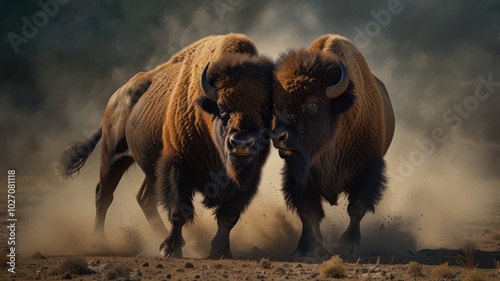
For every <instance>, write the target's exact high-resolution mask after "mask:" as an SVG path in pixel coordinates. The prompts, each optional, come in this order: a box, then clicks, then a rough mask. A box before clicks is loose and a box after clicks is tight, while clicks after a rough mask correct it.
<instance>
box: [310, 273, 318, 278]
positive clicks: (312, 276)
mask: <svg viewBox="0 0 500 281" xmlns="http://www.w3.org/2000/svg"><path fill="white" fill-rule="evenodd" d="M318 276H319V273H317V272H316V273H313V274H311V278H316V277H318Z"/></svg>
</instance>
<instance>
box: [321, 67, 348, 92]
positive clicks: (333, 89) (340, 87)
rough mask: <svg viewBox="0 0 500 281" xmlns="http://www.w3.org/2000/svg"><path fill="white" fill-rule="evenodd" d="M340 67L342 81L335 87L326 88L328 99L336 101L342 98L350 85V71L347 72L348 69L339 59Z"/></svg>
mask: <svg viewBox="0 0 500 281" xmlns="http://www.w3.org/2000/svg"><path fill="white" fill-rule="evenodd" d="M337 60H338V62H339V66H340V73H341V75H340V80H339V82H337V84H335V85H331V86H328V87H326V97H327V98H329V99H334V98H336V97H338V96H340V95H341V94H342V93H343V92H345V90H347V86H348V85H349V71H347V67H346V66H345V65H344V63H343V62H342V61H341V60H340V59H337Z"/></svg>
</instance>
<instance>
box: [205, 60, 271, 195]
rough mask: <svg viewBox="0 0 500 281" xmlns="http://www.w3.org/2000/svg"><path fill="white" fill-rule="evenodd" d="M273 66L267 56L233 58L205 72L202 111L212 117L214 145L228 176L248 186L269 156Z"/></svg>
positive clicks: (238, 183) (220, 61) (218, 63)
mask: <svg viewBox="0 0 500 281" xmlns="http://www.w3.org/2000/svg"><path fill="white" fill-rule="evenodd" d="M273 70H274V64H273V62H272V61H271V60H270V59H268V58H267V57H262V56H250V55H243V54H237V55H229V56H226V57H225V58H223V59H221V60H219V61H216V62H214V63H212V64H210V63H208V64H207V65H206V66H205V68H204V70H203V72H202V73H201V79H200V84H201V88H202V90H203V92H204V94H205V97H203V98H202V99H201V100H200V104H201V106H202V108H203V109H204V110H205V111H207V112H209V113H210V114H212V116H213V119H212V120H213V123H212V124H213V128H212V133H213V141H214V144H215V146H216V148H217V150H218V152H219V155H220V158H221V160H222V162H223V163H224V165H225V167H226V170H227V171H228V174H229V175H230V177H231V178H232V179H233V181H234V182H236V183H237V185H238V186H240V187H242V188H244V187H245V186H246V185H247V184H248V183H250V181H251V180H252V179H253V180H254V181H255V180H257V181H258V180H259V178H260V171H261V168H262V166H263V165H264V162H265V160H266V159H267V156H268V154H269V144H270V141H269V134H270V131H271V129H270V127H271V119H272V101H271V98H272V97H271V92H272V78H273Z"/></svg>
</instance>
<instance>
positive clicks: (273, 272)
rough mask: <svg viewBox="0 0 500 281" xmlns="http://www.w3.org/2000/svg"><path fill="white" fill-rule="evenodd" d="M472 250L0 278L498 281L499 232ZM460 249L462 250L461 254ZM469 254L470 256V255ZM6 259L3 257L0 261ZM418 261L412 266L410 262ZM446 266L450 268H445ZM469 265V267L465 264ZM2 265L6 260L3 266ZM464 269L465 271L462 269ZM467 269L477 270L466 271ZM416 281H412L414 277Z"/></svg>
mask: <svg viewBox="0 0 500 281" xmlns="http://www.w3.org/2000/svg"><path fill="white" fill-rule="evenodd" d="M473 238H474V240H475V241H480V242H479V244H476V245H475V246H476V248H473V249H471V250H470V251H468V250H466V248H464V249H463V250H461V249H457V250H447V249H438V250H420V251H418V252H415V253H413V252H410V251H409V252H408V254H407V255H404V256H392V257H388V256H369V255H368V256H363V257H357V258H356V257H350V258H347V259H343V260H340V261H339V260H335V258H332V259H330V260H328V261H319V260H314V259H301V260H295V261H274V260H269V259H265V258H263V257H261V256H262V255H263V253H262V252H259V250H258V249H253V250H252V251H251V252H249V253H247V254H245V255H243V256H240V257H239V258H236V259H234V260H206V259H186V258H182V259H180V258H163V257H147V256H143V255H142V254H139V255H137V256H135V257H134V256H44V255H43V254H40V253H38V252H36V253H34V254H33V256H31V257H20V258H19V259H18V260H17V265H16V273H15V274H11V273H8V272H6V268H3V270H2V273H1V274H0V280H41V279H49V280H50V279H76V280H328V279H332V278H334V277H335V278H337V279H346V280H349V279H350V280H500V232H493V233H482V234H480V235H478V236H477V237H473ZM464 250H465V252H464ZM470 253H473V258H471V255H467V254H470ZM4 257H5V255H2V259H5V258H4ZM415 262H417V263H415ZM446 263H447V264H448V265H449V266H446ZM467 263H469V265H467ZM2 264H3V266H5V262H3V263H2ZM467 267H469V269H468V268H467ZM472 267H475V268H476V269H474V270H471V268H472ZM415 278H416V279H415Z"/></svg>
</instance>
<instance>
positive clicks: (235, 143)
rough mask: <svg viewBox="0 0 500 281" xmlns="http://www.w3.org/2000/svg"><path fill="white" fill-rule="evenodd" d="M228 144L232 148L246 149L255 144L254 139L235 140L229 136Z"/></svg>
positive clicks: (235, 138)
mask: <svg viewBox="0 0 500 281" xmlns="http://www.w3.org/2000/svg"><path fill="white" fill-rule="evenodd" d="M229 143H230V144H231V146H232V147H233V148H246V147H252V146H253V145H254V144H255V139H254V138H237V137H235V136H231V137H230V138H229Z"/></svg>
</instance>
